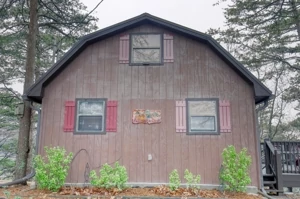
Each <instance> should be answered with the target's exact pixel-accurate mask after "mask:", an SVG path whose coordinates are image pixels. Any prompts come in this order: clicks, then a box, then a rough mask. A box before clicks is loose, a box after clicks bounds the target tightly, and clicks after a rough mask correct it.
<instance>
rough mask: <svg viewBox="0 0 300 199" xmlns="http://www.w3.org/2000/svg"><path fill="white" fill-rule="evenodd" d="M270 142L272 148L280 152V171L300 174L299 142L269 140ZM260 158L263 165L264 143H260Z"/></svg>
mask: <svg viewBox="0 0 300 199" xmlns="http://www.w3.org/2000/svg"><path fill="white" fill-rule="evenodd" d="M271 143H272V145H273V148H274V149H276V150H277V151H279V152H280V154H281V163H282V164H281V165H282V173H294V174H300V142H292V141H285V142H283V141H271ZM261 159H262V164H264V165H265V162H266V160H265V159H266V158H265V147H264V143H261ZM264 168H265V166H264ZM264 168H263V169H264Z"/></svg>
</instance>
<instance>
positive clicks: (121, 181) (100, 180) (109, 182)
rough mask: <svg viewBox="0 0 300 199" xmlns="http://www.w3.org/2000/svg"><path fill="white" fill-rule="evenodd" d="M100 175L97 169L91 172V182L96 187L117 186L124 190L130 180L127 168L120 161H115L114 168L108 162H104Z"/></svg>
mask: <svg viewBox="0 0 300 199" xmlns="http://www.w3.org/2000/svg"><path fill="white" fill-rule="evenodd" d="M99 173H100V176H99V177H98V176H97V173H96V171H94V170H93V171H91V172H90V179H91V184H92V185H93V186H95V187H104V188H112V187H117V188H118V189H120V190H122V189H124V188H125V184H126V183H127V180H128V175H127V171H126V168H125V167H124V166H121V165H120V164H119V163H118V162H116V163H115V166H114V168H113V167H111V166H110V165H108V164H104V165H103V166H102V168H101V169H100V171H99Z"/></svg>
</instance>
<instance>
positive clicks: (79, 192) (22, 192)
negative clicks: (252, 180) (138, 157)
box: [0, 185, 262, 199]
mask: <svg viewBox="0 0 300 199" xmlns="http://www.w3.org/2000/svg"><path fill="white" fill-rule="evenodd" d="M5 190H6V191H9V192H10V193H11V197H10V198H12V199H14V197H15V196H20V197H21V198H22V199H24V198H28V199H29V198H31V199H38V198H109V199H120V198H121V196H128V197H134V198H140V197H141V196H142V197H151V198H154V197H157V198H162V197H177V198H187V197H191V198H232V199H261V198H262V197H261V196H258V195H253V194H246V193H230V192H220V191H218V190H192V189H186V188H180V189H178V190H176V191H171V190H170V189H169V188H168V187H167V186H158V187H153V188H126V189H124V190H122V191H119V190H118V189H104V188H95V187H64V188H62V189H61V190H59V191H58V192H57V193H53V192H49V191H45V190H39V189H30V187H29V186H21V185H19V186H11V187H7V188H0V196H2V197H3V196H4V193H3V191H5ZM123 198H124V197H123ZM127 199H128V198H127Z"/></svg>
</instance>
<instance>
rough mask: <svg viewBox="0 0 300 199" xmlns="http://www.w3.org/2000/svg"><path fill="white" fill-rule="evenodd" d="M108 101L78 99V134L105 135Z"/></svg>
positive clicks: (76, 130) (76, 129) (76, 127)
mask: <svg viewBox="0 0 300 199" xmlns="http://www.w3.org/2000/svg"><path fill="white" fill-rule="evenodd" d="M105 113H106V99H103V98H101V99H100V98H98V99H97V98H96V99H94V98H91V99H86V98H83V99H76V119H75V122H76V125H75V130H74V132H75V133H77V134H89V133H91V134H101V133H105V129H106V128H105V124H106V122H105V121H106V120H105V119H106V118H105Z"/></svg>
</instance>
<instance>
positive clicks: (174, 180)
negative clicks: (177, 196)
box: [169, 169, 180, 191]
mask: <svg viewBox="0 0 300 199" xmlns="http://www.w3.org/2000/svg"><path fill="white" fill-rule="evenodd" d="M179 186H180V178H179V174H178V171H177V170H176V169H174V170H173V171H172V172H171V173H170V175H169V187H170V189H171V190H172V191H175V190H176V189H178V188H179Z"/></svg>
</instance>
